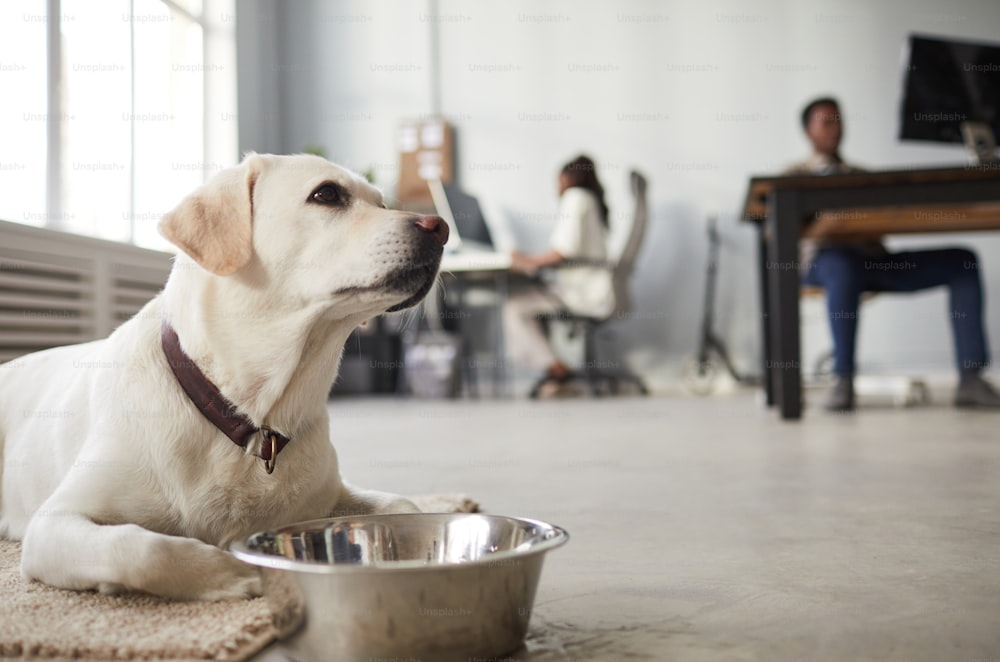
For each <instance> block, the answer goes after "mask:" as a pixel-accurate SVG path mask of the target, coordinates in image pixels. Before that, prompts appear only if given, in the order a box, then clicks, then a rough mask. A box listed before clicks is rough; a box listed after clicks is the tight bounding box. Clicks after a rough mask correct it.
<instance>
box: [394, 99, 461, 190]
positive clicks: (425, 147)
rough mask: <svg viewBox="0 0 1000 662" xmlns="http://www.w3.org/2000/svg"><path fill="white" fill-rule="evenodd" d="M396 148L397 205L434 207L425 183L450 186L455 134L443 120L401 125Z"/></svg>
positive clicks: (452, 173) (428, 120)
mask: <svg viewBox="0 0 1000 662" xmlns="http://www.w3.org/2000/svg"><path fill="white" fill-rule="evenodd" d="M397 144H398V146H399V185H398V186H397V187H396V199H397V201H398V202H402V203H409V204H420V205H427V204H433V203H432V201H431V194H430V191H429V190H428V189H427V180H429V179H440V180H441V181H442V182H450V181H452V178H453V176H454V157H453V153H454V130H453V128H452V126H451V125H450V124H449V123H448V122H446V121H445V120H444V119H440V118H437V119H426V120H420V121H416V122H404V123H403V124H402V125H401V126H400V127H399V135H398V136H397Z"/></svg>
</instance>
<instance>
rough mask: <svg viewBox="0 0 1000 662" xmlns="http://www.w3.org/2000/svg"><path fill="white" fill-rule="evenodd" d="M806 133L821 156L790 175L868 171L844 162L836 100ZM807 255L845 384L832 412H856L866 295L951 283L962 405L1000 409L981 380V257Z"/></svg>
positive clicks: (821, 104) (812, 118)
mask: <svg viewBox="0 0 1000 662" xmlns="http://www.w3.org/2000/svg"><path fill="white" fill-rule="evenodd" d="M802 128H803V129H804V130H805V133H806V136H807V137H808V138H809V141H810V142H811V143H812V146H813V155H812V156H811V157H809V158H808V159H806V160H805V161H803V162H801V163H798V164H796V165H794V166H792V167H791V168H789V169H788V170H787V171H786V172H785V174H788V175H803V174H814V175H829V174H833V173H849V172H860V171H861V169H860V168H857V167H854V166H851V165H848V164H847V163H845V162H844V161H843V159H841V157H840V153H839V148H840V140H841V136H842V121H841V115H840V108H839V106H838V104H837V101H836V100H835V99H831V98H822V99H816V100H815V101H813V102H811V103H810V104H809V105H807V106H806V107H805V109H804V110H803V112H802ZM801 255H802V264H803V274H802V281H803V283H805V284H807V285H813V286H818V287H822V288H823V289H824V290H825V291H826V301H827V310H828V313H829V316H830V330H831V332H832V335H833V360H834V366H833V371H834V373H835V376H836V379H837V381H836V384H835V386H834V389H833V392H832V394H831V397H830V399H829V401H828V402H827V404H826V408H827V409H829V410H831V411H852V410H853V409H854V371H855V365H854V352H855V337H856V335H857V329H858V306H859V303H860V300H861V293H862V292H865V291H878V292H914V291H917V290H923V289H927V288H930V287H937V286H939V285H944V286H947V287H948V292H949V305H948V314H949V317H950V320H951V329H952V336H953V339H954V343H955V354H956V357H955V358H956V361H957V363H958V373H959V384H958V391H957V393H956V395H955V406H956V407H968V408H987V409H997V410H1000V395H998V394H997V392H996V391H995V390H994V389H993V387H992V386H991V385H990V384H989V383H988V382H987V381H986V380H984V379H983V378H982V376H981V373H982V371H983V370H984V369H985V368H986V367H987V366H988V364H989V356H988V350H987V346H986V345H987V343H986V334H985V332H984V330H983V286H982V282H981V281H980V278H979V262H978V258H977V257H976V254H975V253H973V252H972V251H969V250H967V249H964V248H946V249H940V250H921V251H905V252H900V253H890V252H888V251H887V250H886V248H885V247H884V246H883V245H882V244H881V242H878V241H865V242H850V243H844V242H837V243H834V242H831V241H821V242H813V241H808V240H804V241H803V242H802V246H801Z"/></svg>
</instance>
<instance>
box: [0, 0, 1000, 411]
mask: <svg viewBox="0 0 1000 662" xmlns="http://www.w3.org/2000/svg"><path fill="white" fill-rule="evenodd" d="M98 5H99V7H98ZM53 7H55V8H56V12H55V15H56V16H58V17H59V21H58V24H56V25H53V22H52V21H47V20H46V19H45V18H44V17H45V16H46V15H47V13H50V12H51V10H52V8H53ZM0 11H2V12H4V17H3V18H4V20H3V26H4V27H3V28H2V31H3V35H4V39H3V40H0V43H3V44H4V45H3V46H0V48H2V49H3V51H2V58H3V61H4V63H5V66H4V69H3V70H2V71H0V80H2V81H3V85H4V89H5V90H10V91H11V92H12V93H11V94H7V95H5V96H6V97H7V100H8V101H7V103H6V104H5V105H4V108H3V110H2V113H3V122H2V124H0V126H2V129H0V130H2V131H3V137H4V141H5V145H12V146H15V147H11V148H10V149H9V150H8V152H7V153H6V154H5V156H4V159H5V160H7V161H9V162H12V163H15V164H22V165H23V167H22V168H20V169H19V170H18V169H14V170H12V169H11V168H7V169H5V170H4V171H2V172H0V177H2V178H3V183H4V186H3V189H4V198H5V199H6V203H4V205H3V206H2V207H0V216H2V217H3V218H4V219H5V220H13V221H19V222H20V221H23V222H27V223H30V224H35V225H47V226H52V227H65V228H66V229H71V230H74V231H82V232H85V233H90V234H96V235H99V236H107V237H110V238H115V239H123V240H126V241H129V240H131V241H135V242H137V243H139V244H140V245H151V246H162V244H159V243H157V242H158V239H157V238H156V234H155V229H154V228H155V222H156V219H157V218H158V215H159V213H162V212H163V211H165V209H166V208H167V206H168V205H169V204H170V201H173V200H176V199H177V198H178V197H179V196H180V195H181V194H183V192H184V191H186V190H189V189H190V188H191V187H192V186H193V185H194V184H196V183H197V182H198V181H199V180H201V179H203V178H205V177H208V176H210V175H211V174H212V173H213V172H214V171H215V170H217V169H218V168H221V167H222V166H223V165H227V164H229V163H232V162H235V161H236V160H237V159H238V158H239V156H240V154H241V153H242V152H245V151H247V150H256V151H260V152H282V153H285V152H300V151H303V150H306V149H314V150H320V151H322V152H323V153H324V154H325V155H326V156H327V157H328V158H330V159H331V160H334V161H337V162H340V163H343V164H345V165H348V166H350V167H353V168H355V169H357V170H359V171H362V172H367V173H369V174H370V175H371V177H372V178H373V179H374V181H375V183H376V184H377V185H379V186H381V187H382V188H383V189H385V190H386V192H387V194H388V196H389V198H390V199H392V198H393V197H394V196H395V194H396V192H397V191H396V186H397V182H398V180H399V176H400V171H399V169H400V159H399V143H398V141H399V129H400V126H401V125H402V123H403V122H407V121H419V120H422V119H429V118H435V117H441V118H444V119H445V120H446V121H447V122H449V124H450V126H451V127H453V129H454V135H455V143H454V165H455V178H456V180H457V181H458V182H459V183H460V185H461V186H462V188H463V189H465V190H466V191H469V192H471V193H473V194H475V195H476V196H477V197H478V199H479V201H480V203H481V204H482V206H483V209H484V214H485V216H486V217H487V218H488V219H490V220H492V221H497V222H499V223H498V224H499V225H502V226H503V227H505V228H506V229H507V231H508V232H509V233H510V236H509V237H506V239H507V243H508V245H517V246H519V247H522V248H524V249H525V250H529V251H531V250H543V249H544V248H545V242H546V241H547V238H548V235H549V232H550V228H548V227H546V226H545V223H544V222H540V221H544V220H546V219H554V213H555V203H554V201H553V197H552V191H551V185H550V183H551V182H552V181H553V180H554V178H555V177H556V174H557V170H558V168H559V166H560V165H561V163H562V161H563V160H564V158H565V156H566V155H567V154H573V153H576V152H578V151H580V150H584V151H586V152H587V153H588V154H591V155H592V156H593V157H594V158H595V160H596V161H597V166H598V169H599V171H600V172H601V175H602V181H603V182H604V185H605V187H606V190H607V196H608V204H609V207H610V208H611V209H612V216H611V243H612V253H614V251H615V247H616V246H620V245H621V243H622V242H623V241H624V237H625V236H626V234H627V226H628V223H629V221H630V218H631V217H630V209H631V206H632V205H631V198H630V191H629V172H630V171H631V170H632V169H633V168H635V169H638V170H639V171H641V172H642V173H644V174H645V175H646V176H647V178H648V180H649V192H648V193H649V202H650V224H649V228H648V231H647V235H646V238H645V241H644V246H643V249H642V252H641V254H640V255H639V258H638V263H637V265H636V272H635V276H634V281H633V297H634V301H633V305H632V310H631V312H630V313H629V314H628V315H627V316H625V317H624V318H623V319H621V320H620V323H616V324H615V328H614V346H615V348H616V351H620V352H623V353H624V354H623V356H622V360H623V361H624V362H625V363H627V364H628V365H629V366H631V367H633V368H635V369H636V370H637V371H639V372H641V373H642V375H643V376H644V377H645V379H646V381H647V383H648V384H649V385H650V386H651V387H652V388H653V389H654V390H659V391H671V390H675V389H679V388H681V368H682V366H683V364H684V363H685V362H686V361H688V360H690V358H691V357H692V355H693V353H694V352H695V349H696V347H697V343H698V334H699V322H700V316H701V301H702V295H703V292H702V288H703V285H704V279H705V261H706V259H707V254H708V240H707V236H706V219H707V218H708V217H709V216H712V215H714V216H717V217H718V218H719V230H720V232H721V235H722V239H723V244H722V247H721V254H720V265H719V266H720V272H719V291H718V296H717V307H718V315H717V319H716V323H717V332H718V333H719V335H721V336H722V337H723V338H724V339H725V341H726V342H727V344H728V346H729V349H730V351H731V354H732V355H733V358H734V360H735V361H736V363H737V364H738V365H739V366H740V367H742V368H744V369H746V370H747V371H755V370H756V369H757V367H758V362H759V360H760V358H759V357H760V351H759V343H760V323H759V306H758V301H757V282H756V281H757V272H756V270H755V264H756V237H755V235H754V232H753V230H752V228H750V227H749V226H746V225H745V224H742V223H739V222H738V218H737V216H738V214H739V212H740V208H741V204H742V201H743V196H744V194H745V190H746V183H747V178H748V176H750V175H751V174H766V173H777V172H780V171H781V170H782V169H783V168H784V167H785V166H787V165H788V164H790V163H792V162H794V161H796V160H798V159H800V158H802V156H803V154H805V153H807V152H808V145H807V143H806V142H805V140H804V138H803V136H802V134H801V131H800V130H799V129H798V113H799V112H800V110H801V107H802V105H803V103H804V102H805V101H807V100H808V99H810V98H813V97H815V96H818V95H821V94H831V95H835V96H836V97H837V98H839V99H840V100H841V101H842V103H843V107H844V108H845V109H847V115H846V118H845V119H846V125H847V126H848V127H849V131H848V133H847V135H846V136H845V139H844V150H845V152H846V153H849V154H850V155H851V158H852V159H853V161H854V162H856V163H858V164H859V165H863V166H866V167H868V168H872V169H878V168H889V167H906V166H910V165H913V166H918V165H960V164H962V163H964V162H965V161H966V159H967V155H966V151H965V150H964V148H963V147H962V146H961V145H958V144H944V143H935V142H912V141H900V140H899V138H898V135H899V129H900V101H901V95H902V81H903V76H904V71H903V69H904V66H905V59H904V52H903V51H904V47H905V44H906V40H907V37H908V35H910V34H912V33H921V34H930V35H940V36H943V37H949V38H961V39H970V40H985V41H989V40H995V39H996V36H997V35H998V34H1000V4H998V3H996V2H994V1H992V0H958V1H956V2H950V3H941V2H938V1H937V0H885V1H883V2H878V3H866V2H859V1H857V0H825V1H823V2H816V1H814V0H807V1H804V2H803V1H793V0H757V1H754V2H749V3H747V2H735V1H729V0H708V1H706V2H699V3H687V2H655V1H651V0H625V1H622V2H616V3H605V2H596V1H593V2H577V1H571V0H556V1H552V2H546V3H541V4H540V3H536V2H531V1H529V0H514V1H512V2H504V3H493V2H465V1H460V0H423V1H420V2H408V1H403V0H377V1H361V0H357V1H351V0H343V1H338V2H325V1H322V0H300V1H297V2H281V1H279V0H171V1H169V2H159V1H154V0H146V1H142V2H135V3H132V4H130V3H129V2H118V3H114V2H108V3H96V4H95V3H86V2H81V1H80V0H61V2H56V1H55V0H48V1H47V2H46V1H44V0H38V1H34V2H32V1H30V0H26V1H22V2H14V3H4V6H3V8H2V10H0ZM99 14H100V15H99ZM32 17H36V18H32ZM37 17H43V18H41V19H38V18H37ZM95 26H96V27H95ZM53 30H61V34H62V41H61V44H62V46H61V51H56V52H55V55H56V57H57V58H59V59H58V60H57V61H58V62H61V63H62V69H61V71H62V82H61V84H62V89H63V90H64V93H71V97H70V98H69V101H68V102H66V101H65V100H64V101H63V102H62V103H60V102H59V101H58V100H57V101H56V102H55V103H53V102H52V100H51V95H50V98H49V100H48V101H46V98H45V94H46V89H45V85H44V81H45V80H46V71H48V75H49V80H51V75H52V72H51V71H50V70H48V69H47V64H46V54H47V52H51V49H52V46H51V39H49V41H48V42H47V41H46V39H47V36H48V37H51V33H52V31H53ZM46 43H49V46H48V47H46V46H45V44H46ZM47 48H48V51H47V50H46V49H47ZM133 65H135V66H134V67H133ZM156 72H164V73H162V75H161V74H160V73H156ZM109 108H113V109H114V111H115V116H116V117H118V118H119V121H115V122H110V123H109V122H104V123H103V124H102V123H101V122H98V121H91V120H92V118H95V117H97V116H98V112H99V111H107V110H108V109H109ZM156 113H164V114H165V116H164V117H161V118H159V120H158V121H154V120H156V119H157V118H156V117H153V115H154V114H156ZM106 114H107V113H106ZM129 114H131V115H129ZM25 117H28V118H29V119H30V121H28V120H25V119H24V118H25ZM122 118H124V119H122ZM130 118H131V119H130ZM46 138H48V141H49V142H48V144H49V148H48V150H47V151H46V150H44V149H43V148H42V147H41V145H44V144H46ZM53 141H54V142H53ZM60 153H61V165H60V166H59V167H58V168H57V169H56V170H55V171H53V169H52V167H51V162H52V159H53V158H55V156H54V155H58V154H60ZM102 163H103V164H105V165H108V164H110V165H108V168H104V167H103V166H102ZM81 164H82V165H81ZM87 164H89V165H87ZM116 164H118V165H116ZM171 164H172V165H171ZM78 165H79V166H80V167H77V166H78ZM85 165H86V166H87V167H83V166H85ZM53 180H56V181H61V182H62V183H63V186H62V187H61V193H59V192H58V191H57V193H56V194H55V195H56V196H57V197H58V198H59V199H58V200H56V201H55V202H53V200H52V197H53V195H54V194H53V192H52V191H53ZM46 181H48V182H49V186H48V188H46V186H45V185H44V184H40V182H46ZM57 188H58V187H57ZM10 191H14V192H16V195H11V194H9V192H10ZM95 191H101V192H102V193H101V195H100V196H98V198H95V197H94V196H95V195H97V194H96V193H94V192H95ZM117 191H121V192H122V193H121V195H120V196H119V195H118V194H117V193H116V192H117ZM25 196H28V197H30V200H29V202H28V203H26V204H25V203H23V202H22V200H21V199H22V198H24V197H25ZM74 196H76V197H75V198H74ZM87 196H90V197H87ZM97 199H99V200H100V202H101V205H100V207H99V209H100V213H99V214H98V215H97V216H99V218H97V219H96V220H94V221H93V223H91V222H90V221H88V222H87V223H83V222H82V219H83V217H84V216H85V215H86V214H87V213H90V212H88V210H89V209H92V208H93V207H94V205H95V204H96V203H95V202H94V200H97ZM56 203H58V204H56ZM25 210H27V211H25ZM88 218H89V217H88ZM110 220H117V223H118V225H117V227H116V228H115V229H112V230H108V229H107V228H106V227H104V225H106V224H107V223H108V222H109V221H110ZM98 226H100V227H98ZM969 241H971V243H973V244H974V245H975V246H976V248H977V250H978V252H979V254H980V257H981V260H982V264H983V279H984V283H985V287H986V292H987V299H988V301H989V302H990V303H992V301H994V300H995V298H996V296H998V293H1000V266H996V265H1000V237H997V236H993V235H990V234H986V233H984V234H980V235H976V236H975V237H974V238H972V239H971V240H969ZM927 242H936V243H940V239H926V240H925V239H923V238H916V237H914V238H906V239H897V238H893V239H891V241H890V245H891V246H892V247H894V248H898V247H903V246H920V245H922V244H924V243H927ZM915 296H919V297H926V298H927V299H929V300H937V301H928V302H927V304H926V305H909V304H908V303H907V302H905V301H899V300H896V301H893V300H892V298H891V297H885V298H884V300H879V301H877V302H875V303H873V304H871V305H870V306H868V307H866V310H865V321H864V323H863V328H862V331H861V332H862V333H863V334H864V343H863V345H862V349H861V354H860V355H859V357H858V361H859V369H860V370H862V371H868V372H874V373H878V372H880V371H888V372H891V371H894V370H898V369H899V368H900V367H901V366H906V367H908V368H911V369H913V370H917V371H920V372H922V373H923V374H925V375H934V374H941V375H948V374H950V371H951V364H952V357H951V355H950V350H949V346H950V345H949V341H948V337H949V335H948V334H949V331H948V327H947V321H946V320H945V319H944V318H943V317H942V315H941V314H940V310H941V309H942V308H943V306H944V296H945V295H944V293H943V292H931V293H926V294H918V295H915ZM986 326H987V328H988V329H990V333H991V334H992V335H991V337H990V339H989V340H990V344H991V345H992V346H993V347H1000V335H998V334H1000V306H998V305H989V304H988V305H987V320H986ZM803 332H804V342H805V352H806V354H805V362H806V364H807V365H808V363H809V362H810V361H811V357H812V356H814V355H817V354H819V353H821V352H823V351H825V350H826V349H827V348H828V346H829V337H828V331H827V329H826V324H825V322H824V320H823V319H822V314H821V310H820V309H819V308H817V310H816V311H815V314H814V315H812V316H810V313H809V312H808V311H807V312H806V315H805V325H804V331H803Z"/></svg>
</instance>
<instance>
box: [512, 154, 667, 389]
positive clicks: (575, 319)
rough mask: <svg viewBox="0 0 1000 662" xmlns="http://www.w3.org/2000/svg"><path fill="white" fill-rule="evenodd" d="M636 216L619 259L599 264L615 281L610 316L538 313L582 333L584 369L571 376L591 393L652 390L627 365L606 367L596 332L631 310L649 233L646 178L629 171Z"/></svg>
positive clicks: (546, 321)
mask: <svg viewBox="0 0 1000 662" xmlns="http://www.w3.org/2000/svg"><path fill="white" fill-rule="evenodd" d="M630 178H631V186H632V197H633V204H634V207H633V215H632V227H631V228H630V229H629V236H628V240H627V241H626V242H625V246H624V248H623V249H622V252H621V255H620V256H619V257H618V261H617V262H613V263H612V262H603V263H601V264H600V265H597V266H601V267H604V268H606V269H609V270H610V271H611V279H612V284H613V286H614V293H615V307H614V309H613V310H612V311H611V314H609V315H608V316H607V317H590V316H586V315H577V314H575V313H573V312H571V311H569V310H559V311H556V312H555V313H551V314H545V315H541V316H539V319H540V320H541V321H542V322H543V323H544V324H546V325H547V324H549V323H551V322H553V321H561V322H567V323H569V324H570V336H571V337H573V336H575V335H577V334H579V333H582V334H583V347H584V350H583V370H582V371H581V372H578V373H574V374H573V375H572V379H573V380H574V381H584V382H586V383H587V386H588V387H589V388H590V391H591V393H593V394H594V395H597V396H600V395H603V394H604V393H610V394H612V395H614V394H617V393H619V392H620V391H621V387H622V386H623V385H625V384H630V385H632V386H633V387H635V389H636V390H638V391H639V393H641V394H642V395H648V394H649V389H647V388H646V384H645V383H644V382H643V381H642V379H641V378H640V377H639V376H638V375H636V374H634V373H632V372H631V371H630V370H628V369H627V368H624V369H617V368H603V367H601V363H600V362H599V361H598V357H597V333H598V332H599V331H600V330H601V329H602V327H603V326H604V325H605V324H606V323H607V322H609V321H612V320H615V319H624V318H627V317H628V314H629V312H630V311H631V297H630V295H629V281H630V280H631V277H632V272H633V271H634V270H635V261H636V257H637V256H638V254H639V248H640V247H641V246H642V240H643V238H644V236H645V234H646V225H647V223H648V221H649V207H648V203H647V201H646V178H645V177H643V176H642V175H641V174H640V173H638V172H636V171H634V170H633V171H632V172H631V174H630ZM579 264H581V262H580V261H576V260H570V261H568V262H567V265H566V266H578V265H579ZM555 268H556V269H558V268H559V267H555ZM550 380H551V378H550V377H548V376H547V375H546V376H543V377H541V378H539V379H538V380H537V381H536V382H535V384H534V385H533V386H532V388H531V391H530V394H529V396H530V397H531V398H537V397H538V394H539V392H540V390H541V388H542V386H543V385H544V384H545V383H546V382H548V381H550Z"/></svg>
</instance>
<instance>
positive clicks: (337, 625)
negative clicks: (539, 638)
mask: <svg viewBox="0 0 1000 662" xmlns="http://www.w3.org/2000/svg"><path fill="white" fill-rule="evenodd" d="M568 539H569V535H568V534H567V533H566V531H564V530H563V529H561V528H559V527H557V526H553V525H551V524H546V523H544V522H538V521H535V520H530V519H520V518H514V517H499V516H496V515H480V514H465V513H463V514H429V513H420V514H406V515H371V516H367V517H338V518H331V519H323V520H313V521H310V522H302V523H299V524H292V525H290V526H287V527H284V528H282V529H279V530H277V531H272V532H263V533H257V534H255V535H253V536H250V538H248V539H247V540H246V541H244V542H240V543H237V544H234V545H233V547H232V552H233V554H235V555H236V557H237V558H239V559H241V560H243V561H245V562H247V563H252V564H254V565H257V566H260V567H261V568H262V569H263V572H264V580H265V589H266V591H267V595H268V596H269V598H271V599H275V600H277V601H278V602H279V603H281V605H282V606H281V607H280V608H279V609H276V612H275V613H283V614H285V615H286V616H288V614H291V613H293V612H294V609H292V610H289V604H294V603H295V602H296V601H301V602H300V604H304V606H305V625H304V627H303V629H302V630H301V631H299V632H298V633H296V634H295V636H293V637H292V638H290V639H289V640H288V643H287V644H286V645H287V646H288V647H289V648H291V650H292V651H293V652H294V653H295V654H298V655H302V656H304V657H305V658H310V659H336V660H366V661H367V660H371V659H375V658H389V659H392V658H397V659H407V658H413V659H425V660H451V659H456V660H468V659H469V658H474V657H496V656H499V655H504V654H505V653H508V652H510V651H512V650H514V649H516V648H517V647H518V646H519V645H520V644H521V642H522V640H523V639H524V635H525V633H526V632H527V629H528V621H529V619H530V617H531V609H532V605H533V604H534V600H535V589H536V588H537V586H538V578H539V575H540V574H541V571H542V560H543V558H544V556H545V552H547V551H549V550H551V549H555V548H556V547H559V546H560V545H562V544H564V543H565V542H566V541H567V540H568ZM288 618H289V619H290V618H291V617H290V616H289V617H288ZM276 625H278V627H279V630H282V629H287V628H288V625H289V623H288V622H285V623H276Z"/></svg>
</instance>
